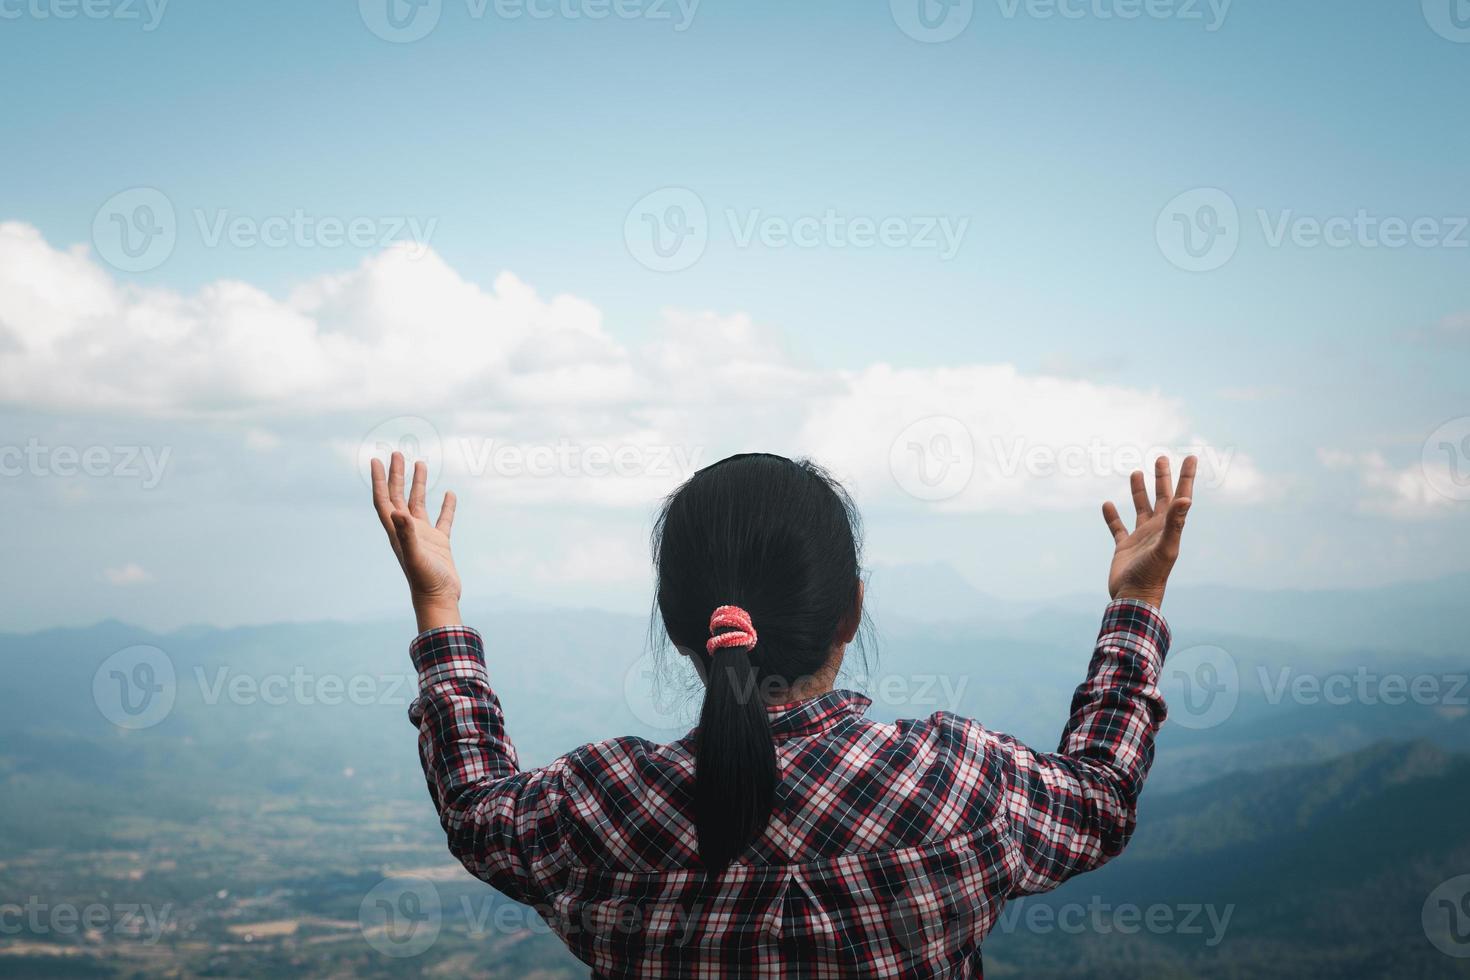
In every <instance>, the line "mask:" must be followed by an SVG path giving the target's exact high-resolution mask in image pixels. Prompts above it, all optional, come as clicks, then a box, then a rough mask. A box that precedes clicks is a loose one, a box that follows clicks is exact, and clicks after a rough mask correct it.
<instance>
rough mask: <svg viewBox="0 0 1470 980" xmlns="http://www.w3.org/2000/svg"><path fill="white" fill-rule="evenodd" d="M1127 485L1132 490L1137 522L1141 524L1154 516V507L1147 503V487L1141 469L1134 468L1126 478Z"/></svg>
mask: <svg viewBox="0 0 1470 980" xmlns="http://www.w3.org/2000/svg"><path fill="white" fill-rule="evenodd" d="M1128 485H1129V486H1130V487H1131V488H1132V490H1133V510H1134V511H1135V512H1136V513H1137V514H1138V523H1140V524H1142V523H1143V522H1144V521H1146V520H1148V519H1149V518H1150V517H1152V516H1154V509H1153V508H1152V507H1150V506H1149V505H1148V487H1147V486H1146V485H1145V484H1144V482H1143V470H1134V471H1133V475H1132V476H1131V477H1129V478H1128Z"/></svg>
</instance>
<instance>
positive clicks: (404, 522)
mask: <svg viewBox="0 0 1470 980" xmlns="http://www.w3.org/2000/svg"><path fill="white" fill-rule="evenodd" d="M393 532H394V534H396V535H397V536H398V546H399V547H400V548H402V549H403V558H404V560H405V561H409V560H411V559H412V558H413V557H414V556H415V555H417V554H418V550H419V539H418V528H416V527H414V523H413V515H412V514H410V513H409V512H408V511H406V510H401V509H400V510H395V511H394V512H393Z"/></svg>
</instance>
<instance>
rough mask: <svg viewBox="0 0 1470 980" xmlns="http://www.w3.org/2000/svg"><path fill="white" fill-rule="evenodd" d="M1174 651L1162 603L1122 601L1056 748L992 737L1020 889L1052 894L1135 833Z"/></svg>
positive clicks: (1109, 617)
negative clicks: (1163, 675)
mask: <svg viewBox="0 0 1470 980" xmlns="http://www.w3.org/2000/svg"><path fill="white" fill-rule="evenodd" d="M1168 649H1169V627H1168V625H1167V624H1166V623H1165V622H1164V618H1163V616H1162V614H1160V613H1159V611H1158V610H1157V609H1155V608H1154V607H1152V606H1150V605H1148V604H1146V603H1142V602H1136V601H1133V600H1120V601H1117V602H1113V603H1111V604H1110V605H1109V606H1108V608H1107V610H1106V612H1105V613H1104V614H1103V622H1102V630H1101V632H1100V633H1099V635H1098V640H1097V646H1096V648H1095V649H1094V651H1093V655H1092V663H1091V665H1090V668H1089V670H1088V673H1087V680H1086V681H1085V682H1083V684H1082V685H1081V686H1080V687H1079V688H1077V692H1076V694H1075V695H1074V696H1073V698H1072V713H1071V717H1070V719H1069V720H1068V722H1067V727H1066V728H1065V729H1064V730H1063V732H1062V740H1061V745H1060V747H1059V748H1058V749H1057V751H1056V752H1055V753H1049V754H1048V753H1038V752H1033V751H1032V750H1031V749H1029V748H1027V747H1026V746H1025V745H1022V744H1021V743H1020V742H1018V741H1016V740H1015V739H1014V738H1011V737H1010V736H1008V735H990V736H989V746H988V751H989V754H990V755H991V762H992V764H994V765H996V766H997V767H998V769H999V771H1000V774H1001V777H1002V778H1001V782H1002V786H1003V789H1002V797H1003V804H1004V809H1005V817H1006V818H1007V820H1008V823H1009V829H1010V839H1011V846H1012V847H1013V848H1014V851H1015V857H1016V858H1017V864H1018V867H1019V871H1018V873H1017V875H1016V877H1015V880H1014V881H1013V882H1012V887H1011V895H1012V896H1018V895H1029V894H1033V893H1036V892H1044V891H1049V890H1051V889H1053V888H1055V887H1057V886H1058V885H1060V884H1061V883H1062V882H1064V881H1066V880H1067V879H1068V878H1070V877H1072V876H1073V875H1076V874H1080V873H1082V872H1084V871H1091V870H1092V869H1094V868H1097V867H1100V866H1101V865H1103V864H1105V863H1107V861H1108V860H1109V859H1111V858H1113V857H1115V856H1117V855H1118V854H1120V853H1121V852H1122V850H1123V848H1124V846H1125V845H1126V844H1127V843H1128V840H1129V838H1131V837H1132V836H1133V831H1134V828H1135V827H1136V826H1137V813H1138V795H1139V792H1140V791H1141V790H1142V788H1143V780H1144V777H1145V776H1146V775H1147V774H1148V769H1149V766H1150V765H1151V764H1152V762H1153V755H1154V738H1155V736H1156V735H1157V733H1158V730H1159V727H1160V726H1161V725H1162V724H1163V722H1164V716H1165V707H1164V701H1163V698H1162V697H1161V696H1160V694H1159V687H1158V684H1159V674H1160V670H1161V668H1162V667H1163V663H1164V657H1165V655H1166V654H1167V652H1168Z"/></svg>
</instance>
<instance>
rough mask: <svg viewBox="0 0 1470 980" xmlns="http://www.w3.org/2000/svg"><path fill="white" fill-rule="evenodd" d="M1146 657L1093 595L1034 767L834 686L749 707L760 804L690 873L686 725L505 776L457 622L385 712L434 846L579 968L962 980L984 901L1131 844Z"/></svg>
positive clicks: (1149, 671)
mask: <svg viewBox="0 0 1470 980" xmlns="http://www.w3.org/2000/svg"><path fill="white" fill-rule="evenodd" d="M1168 646H1169V630H1168V627H1167V626H1166V625H1165V623H1164V620H1163V618H1162V617H1161V616H1160V614H1159V613H1158V611H1157V610H1155V609H1153V608H1152V607H1150V606H1147V605H1145V604H1143V603H1138V602H1130V601H1120V602H1114V603H1112V604H1111V605H1109V606H1108V608H1107V611H1106V613H1105V614H1104V617H1103V623H1102V631H1101V633H1100V635H1099V638H1098V641H1097V647H1096V649H1095V650H1094V652H1093V655H1092V663H1091V667H1090V669H1089V671H1088V675H1087V680H1086V681H1085V682H1084V683H1083V684H1082V686H1081V687H1079V688H1078V689H1077V692H1076V696H1075V697H1074V699H1073V701H1072V714H1071V718H1070V720H1069V721H1068V723H1067V727H1066V729H1065V730H1064V731H1063V733H1062V740H1061V747H1060V749H1059V750H1058V751H1057V752H1056V753H1055V754H1045V753H1039V752H1033V751H1032V750H1030V749H1028V748H1027V747H1026V746H1024V745H1022V744H1021V743H1019V742H1017V741H1016V740H1015V739H1013V738H1011V737H1009V736H1007V735H1001V734H998V733H995V732H991V731H987V730H986V729H985V728H983V727H981V726H980V725H979V724H977V723H976V722H973V721H970V720H968V719H966V718H960V717H958V716H956V715H953V714H951V713H949V712H943V711H941V712H937V713H935V714H933V715H931V716H930V717H928V718H926V719H924V720H922V721H900V722H896V723H894V724H880V723H878V722H874V721H869V720H868V719H866V718H864V717H863V712H864V710H865V709H866V708H867V707H868V706H869V704H870V702H869V700H868V699H867V698H865V697H863V696H861V695H858V694H854V693H852V692H849V691H841V690H835V691H830V692H828V693H826V694H822V695H819V696H817V697H814V698H810V699H808V700H805V701H799V702H796V703H793V704H786V705H780V706H776V707H771V708H769V709H768V711H769V713H770V722H771V730H772V732H773V734H774V737H775V741H776V759H777V765H778V767H779V771H780V784H779V786H778V788H777V791H776V797H775V808H774V810H773V812H772V814H771V819H770V823H769V825H768V826H767V827H766V830H765V832H764V833H763V834H762V835H761V837H760V838H759V839H758V840H757V841H756V843H755V844H753V845H752V846H751V847H750V848H749V849H748V850H747V851H746V852H745V853H744V854H743V855H741V856H740V858H738V859H737V860H736V862H735V863H734V864H732V865H731V866H730V868H729V869H728V870H727V871H726V872H725V873H724V874H722V875H721V876H719V877H718V878H717V879H714V880H712V881H710V880H707V877H708V876H707V875H706V874H705V873H704V872H703V871H702V870H701V869H700V865H699V859H698V857H697V853H698V851H697V846H696V837H695V830H694V820H693V817H692V813H693V799H694V797H693V786H694V747H693V744H692V735H693V733H692V732H691V733H690V735H687V736H685V737H684V738H682V739H680V740H679V741H677V742H673V743H671V744H668V745H660V744H656V743H654V742H650V741H647V740H645V739H641V738H632V737H629V738H615V739H609V740H608V741H605V742H597V743H595V744H592V745H584V746H582V747H581V748H579V749H577V750H575V751H573V752H571V753H569V754H567V755H565V756H562V757H561V758H560V759H557V760H556V761H555V762H553V763H551V764H550V765H548V766H545V767H543V768H540V769H535V770H531V771H528V772H523V771H521V770H520V768H519V767H518V765H517V762H516V752H515V749H514V747H512V745H511V743H510V740H509V738H508V737H507V736H506V732H505V720H504V718H503V716H502V714H501V710H500V703H499V701H498V700H497V699H496V697H495V694H494V692H493V691H492V690H491V688H490V681H489V677H488V675H487V673H486V670H485V661H484V654H483V649H482V646H481V640H480V635H479V634H478V633H477V632H476V631H474V630H473V629H469V628H467V627H446V628H442V629H436V630H430V631H428V632H426V633H423V634H422V635H420V636H419V637H418V638H417V639H416V640H414V643H413V647H412V654H413V660H414V664H415V666H416V667H417V668H418V671H419V683H420V696H419V698H418V699H417V700H415V701H414V703H413V705H412V706H411V708H410V709H409V717H410V718H411V719H412V720H413V722H414V723H415V724H416V725H417V726H418V729H419V751H420V755H421V757H422V760H423V765H424V773H425V774H426V776H427V777H428V783H429V792H430V794H431V795H432V797H433V800H434V805H435V807H436V808H437V809H438V811H439V815H440V819H441V821H442V823H443V825H444V829H445V830H446V831H447V833H448V835H449V849H450V851H451V852H453V853H454V855H455V856H456V857H458V858H459V859H460V861H462V862H463V863H464V866H465V867H466V868H467V869H468V870H469V871H470V873H471V874H473V875H475V876H476V877H478V878H481V879H483V880H484V881H487V882H489V883H490V884H491V885H493V886H494V887H495V888H497V889H499V890H500V891H501V892H503V893H505V894H506V895H508V896H510V897H511V898H513V899H515V900H516V901H519V902H524V903H526V904H528V905H532V906H534V907H535V908H536V910H537V912H538V913H539V914H540V915H541V916H542V917H543V918H544V919H545V920H546V921H547V923H548V924H549V925H550V926H551V927H552V928H553V929H554V930H555V931H556V932H557V933H558V935H560V936H561V937H562V939H563V940H564V941H565V942H566V944H567V946H568V947H570V949H571V950H572V952H573V953H574V954H576V955H577V956H578V957H579V958H580V959H581V960H582V961H583V962H585V963H587V964H589V965H590V966H591V967H592V971H593V975H594V976H599V977H669V978H681V980H682V978H686V977H693V978H705V977H709V978H713V977H731V976H751V975H761V976H783V977H788V976H790V977H798V976H799V977H847V976H865V977H879V976H882V977H891V976H904V977H940V976H943V977H949V976H961V977H969V976H980V975H981V964H980V943H981V940H983V939H984V938H985V935H986V933H987V932H989V930H990V928H991V927H992V926H993V925H994V924H995V922H996V918H997V916H998V915H999V913H1000V910H1001V907H1002V906H1003V905H1004V904H1005V902H1006V900H1007V899H1009V898H1012V897H1014V896H1019V895H1026V894H1030V893H1033V892H1041V891H1046V890H1048V889H1051V888H1055V887H1056V886H1057V885H1059V884H1061V883H1062V882H1063V881H1065V880H1066V879H1068V878H1070V877H1071V876H1072V875H1075V874H1078V873H1080V872H1083V871H1088V870H1091V869H1093V868H1096V867H1098V866H1099V865H1101V864H1103V863H1104V862H1105V861H1107V860H1108V859H1109V858H1111V857H1113V856H1114V855H1116V854H1118V853H1119V852H1120V851H1122V850H1123V846H1124V845H1125V844H1126V843H1127V842H1128V839H1129V837H1130V836H1131V835H1132V833H1133V828H1134V825H1135V812H1136V802H1137V800H1138V794H1139V790H1140V789H1141V788H1142V785H1143V779H1144V776H1145V774H1146V773H1147V771H1148V767H1149V764H1150V762H1151V761H1152V759H1153V746H1154V735H1155V733H1156V732H1157V731H1158V728H1159V725H1160V724H1161V723H1162V722H1163V720H1164V703H1163V701H1162V700H1161V698H1160V696H1159V691H1158V678H1159V671H1160V667H1161V666H1162V664H1163V659H1164V655H1165V653H1166V652H1167V650H1168Z"/></svg>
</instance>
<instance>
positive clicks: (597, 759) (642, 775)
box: [552, 735, 694, 788]
mask: <svg viewBox="0 0 1470 980" xmlns="http://www.w3.org/2000/svg"><path fill="white" fill-rule="evenodd" d="M552 767H556V768H558V769H560V770H561V776H562V779H564V780H565V781H566V782H568V783H569V784H578V785H580V786H583V787H586V788H595V787H598V786H602V785H606V784H608V783H619V784H626V783H631V782H644V781H661V782H667V781H668V780H669V779H671V778H692V777H693V775H694V755H693V752H692V751H691V748H690V746H689V745H688V744H687V743H686V741H685V740H682V739H681V740H680V741H677V742H670V743H667V744H665V743H660V742H654V741H651V740H649V739H646V738H639V737H638V736H636V735H623V736H619V737H617V738H608V739H603V740H602V741H600V742H589V743H587V744H586V745H582V746H579V747H578V748H576V749H573V750H572V751H571V752H568V753H567V754H566V755H564V756H562V757H561V758H559V759H557V760H556V762H554V763H552Z"/></svg>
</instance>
